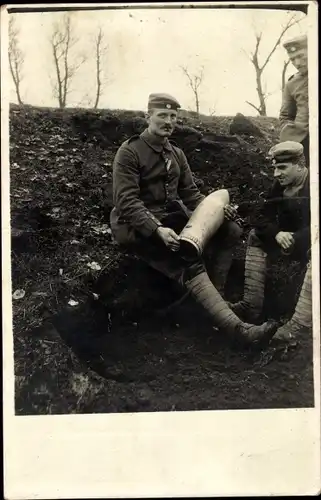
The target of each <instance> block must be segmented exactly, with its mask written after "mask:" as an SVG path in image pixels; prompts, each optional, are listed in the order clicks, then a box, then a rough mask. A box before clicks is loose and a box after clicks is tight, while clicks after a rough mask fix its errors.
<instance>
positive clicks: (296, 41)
mask: <svg viewBox="0 0 321 500" xmlns="http://www.w3.org/2000/svg"><path fill="white" fill-rule="evenodd" d="M307 46H308V38H307V36H306V35H303V36H298V37H296V38H292V39H291V40H287V41H286V42H285V43H284V44H283V47H284V48H285V50H286V51H287V53H288V54H289V55H292V54H295V52H297V51H298V50H301V49H306V48H307Z"/></svg>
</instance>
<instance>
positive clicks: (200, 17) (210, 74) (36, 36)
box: [11, 8, 308, 116]
mask: <svg viewBox="0 0 321 500" xmlns="http://www.w3.org/2000/svg"><path fill="white" fill-rule="evenodd" d="M11 15H14V16H15V18H16V21H17V24H18V26H19V27H20V35H19V39H20V44H21V48H22V49H23V51H24V52H25V65H24V79H23V81H22V84H21V95H22V99H23V101H24V102H26V103H28V104H34V105H39V106H56V105H57V101H56V100H55V99H54V98H53V97H52V89H51V83H50V75H51V76H53V74H54V73H53V63H52V56H51V52H50V46H49V43H48V38H49V36H50V33H51V30H52V25H53V22H55V21H57V20H58V19H59V18H61V16H62V13H60V12H43V13H23V14H11ZM291 15H293V13H291V12H289V11H278V10H251V9H246V10H244V9H239V10H237V9H213V8H212V9H197V8H193V9H187V8H184V9H147V8H145V9H143V8H141V9H137V8H136V9H126V10H120V9H113V10H104V11H101V10H100V11H94V10H92V11H75V12H72V14H71V16H72V24H73V28H74V32H75V34H76V35H77V36H78V37H79V43H78V44H77V46H76V47H75V50H76V51H77V52H79V53H83V52H85V53H86V54H87V56H88V57H87V61H86V63H85V64H84V65H83V66H82V67H81V69H80V70H79V72H78V74H77V75H76V77H75V78H74V80H73V84H72V87H73V89H72V92H71V93H70V96H69V101H68V105H69V106H86V105H88V99H89V100H93V99H94V94H95V56H94V45H93V41H92V37H93V35H95V32H97V30H98V28H99V26H101V27H102V29H103V32H104V36H105V40H106V42H107V44H108V51H107V54H106V56H105V57H104V62H103V68H104V73H105V76H106V77H107V78H108V84H107V85H106V87H105V89H104V93H103V96H102V97H101V100H100V105H99V107H101V108H114V109H115V108H121V109H136V110H137V109H141V110H144V109H145V108H146V102H147V97H148V94H149V93H150V92H168V93H170V94H173V95H174V96H176V98H177V99H178V100H179V101H180V103H181V105H182V107H183V108H185V109H195V106H194V100H193V94H192V91H191V89H190V88H189V86H188V81H187V79H186V76H184V75H183V73H182V71H181V69H180V66H186V67H187V68H188V70H189V71H190V72H191V73H197V72H199V71H200V68H201V66H204V80H203V84H202V86H201V90H200V110H201V112H203V113H205V114H208V113H209V112H211V111H213V110H214V109H215V113H216V114H218V115H233V114H235V113H236V112H241V113H244V114H247V115H256V114H257V113H256V111H255V110H253V109H252V108H251V107H250V106H249V105H248V104H246V102H245V101H251V102H253V103H255V104H258V99H257V95H256V83H255V72H254V68H253V65H252V64H251V62H250V61H249V60H248V57H247V55H246V53H250V51H251V50H252V49H253V48H254V46H255V37H254V34H255V30H258V31H262V32H263V36H262V44H261V48H260V52H259V57H260V58H261V60H262V59H264V57H265V56H266V55H267V54H268V52H269V51H270V49H271V47H272V46H273V44H274V43H275V40H276V39H277V37H278V35H279V34H280V31H281V30H282V26H283V25H284V24H285V23H286V22H287V21H288V19H289V17H290V16H291ZM296 15H297V16H298V17H302V21H301V22H300V23H299V24H298V25H295V26H293V27H292V28H291V29H290V30H289V31H288V32H287V34H286V36H285V39H287V38H292V37H293V36H296V35H301V34H304V33H305V32H306V31H307V22H308V20H307V18H306V16H305V15H304V14H303V13H297V14H296ZM285 60H286V53H285V50H284V49H283V47H282V46H281V47H279V49H278V50H277V51H276V52H275V54H274V55H273V57H272V59H271V62H270V64H269V65H268V66H267V67H266V71H265V76H264V82H265V84H266V87H267V90H268V92H270V93H272V95H271V96H270V97H269V99H268V101H267V111H268V115H269V116H278V112H279V108H280V104H281V72H282V68H283V63H284V61H285ZM294 72H295V69H294V68H293V66H292V65H290V66H289V67H288V71H287V76H290V75H291V74H293V73H294ZM11 101H12V102H16V96H15V92H14V87H13V86H12V90H11Z"/></svg>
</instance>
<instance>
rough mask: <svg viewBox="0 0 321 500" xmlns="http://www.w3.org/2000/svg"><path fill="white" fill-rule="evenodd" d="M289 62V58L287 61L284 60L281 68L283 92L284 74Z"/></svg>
mask: <svg viewBox="0 0 321 500" xmlns="http://www.w3.org/2000/svg"><path fill="white" fill-rule="evenodd" d="M289 64H290V59H288V60H287V61H284V64H283V69H282V80H281V85H282V87H281V89H282V92H283V90H284V87H285V74H286V70H287V68H288V66H289Z"/></svg>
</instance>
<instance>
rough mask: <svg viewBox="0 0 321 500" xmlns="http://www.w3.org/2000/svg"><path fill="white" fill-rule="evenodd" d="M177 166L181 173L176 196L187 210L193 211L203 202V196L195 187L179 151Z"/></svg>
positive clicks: (184, 157)
mask: <svg viewBox="0 0 321 500" xmlns="http://www.w3.org/2000/svg"><path fill="white" fill-rule="evenodd" d="M179 166H180V170H181V173H180V178H179V182H178V195H179V196H180V198H181V200H182V201H183V203H184V204H185V205H186V206H187V208H188V209H189V210H191V211H193V210H195V208H196V207H197V206H198V205H199V204H200V203H201V201H203V200H204V198H205V196H204V195H203V194H202V193H201V192H200V191H199V189H198V187H197V186H196V184H195V182H194V180H193V176H192V171H191V169H190V166H189V164H188V161H187V158H186V156H185V154H184V153H183V151H182V150H180V157H179Z"/></svg>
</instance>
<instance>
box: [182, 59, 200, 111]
mask: <svg viewBox="0 0 321 500" xmlns="http://www.w3.org/2000/svg"><path fill="white" fill-rule="evenodd" d="M181 70H182V71H183V73H184V75H185V76H186V77H187V79H188V83H189V86H190V88H191V89H192V91H193V94H194V99H195V108H196V113H197V116H199V114H200V100H199V88H200V86H201V84H202V82H203V77H204V68H203V67H202V68H201V70H200V73H199V74H197V75H191V74H190V73H189V71H188V69H187V68H186V67H185V66H181Z"/></svg>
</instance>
